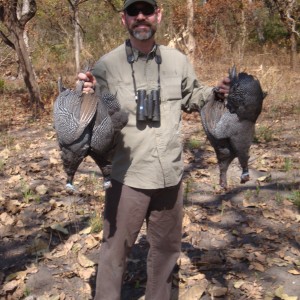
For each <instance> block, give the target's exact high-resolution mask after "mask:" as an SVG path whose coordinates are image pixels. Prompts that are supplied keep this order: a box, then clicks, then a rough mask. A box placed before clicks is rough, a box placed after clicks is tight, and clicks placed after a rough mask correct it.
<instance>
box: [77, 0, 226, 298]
mask: <svg viewBox="0 0 300 300" xmlns="http://www.w3.org/2000/svg"><path fill="white" fill-rule="evenodd" d="M121 16H122V23H123V25H124V26H125V27H126V28H127V29H128V32H129V40H127V41H126V42H125V43H124V44H122V45H121V46H119V47H117V48H116V49H114V50H113V51H111V52H110V53H108V54H106V55H104V56H103V57H102V58H101V59H100V60H99V61H98V62H97V63H96V65H95V66H94V68H93V70H92V74H91V73H87V74H83V73H81V74H79V75H78V78H79V79H81V80H84V81H85V85H84V86H85V88H84V90H85V91H86V92H89V91H90V90H91V89H92V88H93V86H94V85H95V83H96V82H97V84H99V85H100V89H101V91H102V92H106V91H109V92H110V93H112V94H115V95H116V97H117V98H118V100H119V101H120V104H121V107H122V109H124V110H126V111H127V112H128V114H129V116H128V117H129V120H128V124H127V125H126V126H125V128H123V129H122V131H121V134H120V136H119V137H118V139H117V141H116V149H115V154H114V157H113V162H112V174H111V178H112V187H111V188H109V189H108V190H107V191H106V199H105V209H104V233H103V244H102V245H101V250H100V261H99V265H98V273H97V282H96V295H95V299H97V300H117V299H120V297H121V296H120V294H121V286H122V277H123V274H124V271H125V267H126V256H127V254H128V253H129V251H130V249H131V247H132V246H133V244H134V242H135V241H136V238H137V236H138V233H139V231H140V229H141V227H142V225H143V222H144V220H145V219H146V224H147V240H148V242H149V246H150V248H149V253H148V258H147V285H146V294H145V299H146V300H168V299H170V295H171V282H172V280H171V279H172V278H171V275H172V270H173V268H174V266H175V264H176V260H177V259H178V257H179V254H180V249H181V229H182V227H181V226H182V208H183V200H182V198H183V197H182V184H181V179H182V174H183V159H182V142H181V133H180V128H181V109H182V108H184V109H186V110H193V109H199V108H200V107H202V106H203V105H204V103H205V101H206V100H207V99H208V97H210V96H212V95H213V89H212V88H210V87H205V86H204V85H202V84H201V83H199V82H198V80H197V78H196V75H195V73H194V70H193V68H192V66H191V64H190V63H189V62H188V60H187V57H186V56H185V55H183V54H182V53H180V52H179V51H178V50H176V49H173V48H169V47H165V46H161V45H159V46H158V45H157V44H156V43H155V39H154V35H155V32H156V29H157V26H158V25H159V23H160V22H161V18H162V11H161V9H160V8H159V7H158V5H157V2H156V1H155V0H143V1H135V0H125V1H124V7H123V12H122V13H121ZM228 83H229V79H227V78H225V79H223V80H222V81H221V82H220V84H219V85H218V88H219V90H218V93H216V94H218V95H219V96H223V94H225V93H228Z"/></svg>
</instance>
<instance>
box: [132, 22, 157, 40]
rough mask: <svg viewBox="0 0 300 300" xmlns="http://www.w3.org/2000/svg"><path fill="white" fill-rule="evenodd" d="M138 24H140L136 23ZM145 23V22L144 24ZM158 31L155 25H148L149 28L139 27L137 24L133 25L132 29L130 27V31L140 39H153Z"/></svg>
mask: <svg viewBox="0 0 300 300" xmlns="http://www.w3.org/2000/svg"><path fill="white" fill-rule="evenodd" d="M136 25H138V24H136ZM143 25H144V24H143ZM155 32H156V28H153V27H150V26H149V27H147V29H145V28H144V29H139V28H138V27H136V26H132V28H131V29H129V33H130V34H131V35H132V36H133V37H135V38H136V39H137V40H140V41H146V40H149V39H151V38H152V37H153V36H154V34H155Z"/></svg>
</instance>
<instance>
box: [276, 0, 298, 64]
mask: <svg viewBox="0 0 300 300" xmlns="http://www.w3.org/2000/svg"><path fill="white" fill-rule="evenodd" d="M273 2H274V4H275V6H276V8H277V10H278V12H279V15H280V19H281V21H282V22H283V24H284V25H285V27H286V29H287V31H288V33H289V37H290V47H291V48H290V53H291V68H292V69H296V67H297V38H299V36H300V33H299V31H297V25H299V20H300V8H299V4H298V1H297V0H273Z"/></svg>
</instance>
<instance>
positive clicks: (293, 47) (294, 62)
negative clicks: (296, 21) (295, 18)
mask: <svg viewBox="0 0 300 300" xmlns="http://www.w3.org/2000/svg"><path fill="white" fill-rule="evenodd" d="M290 41H291V68H292V70H294V71H296V69H297V68H298V58H297V56H298V55H297V34H296V33H295V32H292V34H291V38H290Z"/></svg>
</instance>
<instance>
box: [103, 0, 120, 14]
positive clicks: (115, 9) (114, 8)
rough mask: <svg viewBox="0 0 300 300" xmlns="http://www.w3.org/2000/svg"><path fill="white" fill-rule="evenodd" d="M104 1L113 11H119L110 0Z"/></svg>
mask: <svg viewBox="0 0 300 300" xmlns="http://www.w3.org/2000/svg"><path fill="white" fill-rule="evenodd" d="M105 2H107V3H108V4H109V5H110V6H111V8H112V9H113V11H115V12H120V11H121V10H120V9H117V7H116V6H115V5H114V4H113V3H112V1H111V0H105Z"/></svg>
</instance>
